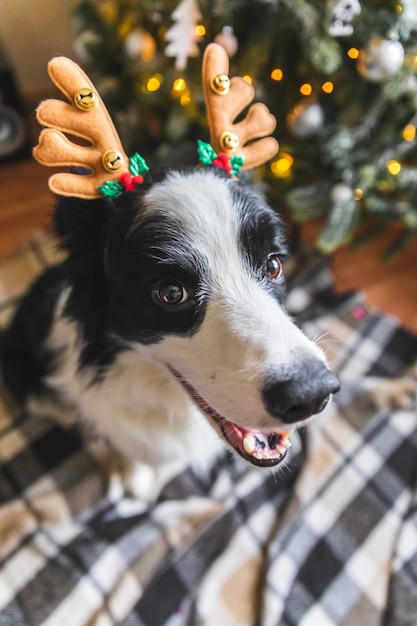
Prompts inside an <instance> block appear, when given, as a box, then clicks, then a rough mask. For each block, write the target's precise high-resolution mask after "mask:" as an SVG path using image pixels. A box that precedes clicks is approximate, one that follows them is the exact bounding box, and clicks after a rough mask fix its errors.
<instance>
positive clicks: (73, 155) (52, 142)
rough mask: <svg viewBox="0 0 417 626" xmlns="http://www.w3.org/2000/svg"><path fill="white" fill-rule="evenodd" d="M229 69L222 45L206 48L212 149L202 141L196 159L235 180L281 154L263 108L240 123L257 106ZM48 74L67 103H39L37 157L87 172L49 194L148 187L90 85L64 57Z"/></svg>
mask: <svg viewBox="0 0 417 626" xmlns="http://www.w3.org/2000/svg"><path fill="white" fill-rule="evenodd" d="M228 70H229V59H228V56H227V53H226V51H225V50H224V49H223V48H222V47H221V46H220V45H218V44H210V45H209V46H207V48H206V50H205V53H204V57H203V68H202V80H203V89H204V98H205V102H206V106H207V113H208V122H209V127H210V141H211V145H209V144H205V143H203V142H199V155H200V160H201V162H202V164H203V165H217V166H219V167H223V168H224V169H226V170H227V171H228V172H230V173H231V174H236V173H237V172H238V171H239V168H240V167H242V168H245V169H249V168H253V167H256V166H257V165H260V164H262V163H265V162H266V161H268V160H269V159H270V158H272V157H273V156H274V155H275V154H276V152H277V150H278V143H277V141H276V140H275V139H273V138H272V137H268V136H267V135H269V134H270V133H272V132H273V130H274V128H275V125H276V120H275V118H274V116H273V115H271V113H270V112H269V111H268V109H267V107H266V106H265V105H263V104H260V103H257V104H253V105H252V106H251V107H250V108H249V110H248V113H247V115H246V117H245V119H243V120H242V121H240V122H238V123H235V119H236V117H237V115H239V113H241V112H242V110H243V109H244V108H245V107H246V106H247V105H248V104H249V103H250V102H252V100H253V98H254V88H253V87H252V85H249V84H248V83H247V82H246V81H244V80H243V79H242V78H241V77H233V78H232V79H229V77H228ZM48 71H49V75H50V77H51V79H52V81H53V82H54V83H55V85H56V86H57V87H58V88H59V89H60V90H61V92H62V93H63V94H64V95H65V96H66V97H67V98H68V100H69V102H70V103H66V102H63V101H61V100H46V101H44V102H42V103H41V104H40V106H39V108H38V110H37V119H38V121H39V123H40V124H41V125H42V126H43V127H44V130H42V132H41V134H40V137H39V143H38V145H37V146H36V147H35V148H34V151H33V154H34V156H35V158H36V159H37V161H39V163H42V164H43V165H47V166H51V167H81V168H83V172H82V173H75V172H71V173H58V174H54V175H52V176H51V177H50V179H49V187H50V189H51V190H52V191H53V192H54V193H56V194H58V195H61V196H75V197H78V198H97V197H99V196H100V195H101V194H104V195H108V196H117V195H120V193H123V191H130V190H132V189H134V188H135V185H136V184H140V183H141V182H142V181H143V177H142V175H143V174H144V173H145V172H146V171H147V170H148V166H147V165H146V163H145V161H144V159H143V158H142V157H141V156H140V155H138V154H135V155H134V156H133V157H131V158H130V159H129V158H128V157H127V156H126V154H125V152H124V150H123V146H122V144H121V141H120V138H119V136H118V134H117V131H116V129H115V127H114V125H113V122H112V120H111V118H110V115H109V113H108V111H107V109H106V107H105V106H104V103H103V101H102V100H101V98H100V96H99V94H98V92H97V90H96V88H95V87H94V85H93V83H92V82H91V81H90V79H89V78H88V77H87V76H86V74H85V73H84V72H83V71H82V70H81V68H80V67H79V66H78V65H77V64H76V63H74V62H73V61H71V60H70V59H67V58H66V57H55V58H53V59H52V60H51V61H50V62H49V65H48ZM75 138H78V139H81V140H82V144H83V145H81V144H80V143H77V142H76V139H75ZM85 144H86V145H85ZM85 169H87V170H88V172H89V173H88V174H85Z"/></svg>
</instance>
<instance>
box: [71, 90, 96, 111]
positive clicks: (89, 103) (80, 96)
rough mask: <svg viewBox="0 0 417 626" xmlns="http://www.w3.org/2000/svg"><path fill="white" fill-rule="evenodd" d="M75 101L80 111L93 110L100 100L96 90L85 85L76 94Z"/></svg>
mask: <svg viewBox="0 0 417 626" xmlns="http://www.w3.org/2000/svg"><path fill="white" fill-rule="evenodd" d="M74 103H75V106H76V107H77V109H80V111H91V109H94V107H96V106H97V103H98V100H97V96H96V94H95V93H94V91H92V90H91V89H89V88H88V87H84V88H83V89H80V90H79V91H77V93H76V94H75V96H74Z"/></svg>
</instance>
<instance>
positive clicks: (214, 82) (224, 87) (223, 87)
mask: <svg viewBox="0 0 417 626" xmlns="http://www.w3.org/2000/svg"><path fill="white" fill-rule="evenodd" d="M210 87H211V88H212V90H213V91H214V93H216V94H217V95H218V96H226V95H227V94H228V93H229V91H230V78H229V77H228V75H227V74H216V76H213V78H212V79H211V81H210Z"/></svg>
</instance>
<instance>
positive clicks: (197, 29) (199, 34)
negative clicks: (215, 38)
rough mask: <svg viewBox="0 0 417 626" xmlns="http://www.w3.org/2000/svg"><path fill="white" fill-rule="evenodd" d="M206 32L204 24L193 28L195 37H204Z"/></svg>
mask: <svg viewBox="0 0 417 626" xmlns="http://www.w3.org/2000/svg"><path fill="white" fill-rule="evenodd" d="M206 32H207V31H206V27H205V26H204V24H197V26H196V27H195V34H196V35H197V37H204V35H205V34H206Z"/></svg>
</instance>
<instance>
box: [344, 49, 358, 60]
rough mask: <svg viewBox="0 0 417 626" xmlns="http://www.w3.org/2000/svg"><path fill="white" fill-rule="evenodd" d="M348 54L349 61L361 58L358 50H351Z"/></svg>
mask: <svg viewBox="0 0 417 626" xmlns="http://www.w3.org/2000/svg"><path fill="white" fill-rule="evenodd" d="M346 54H347V55H348V57H349V59H357V58H358V56H359V50H358V49H357V48H349V50H348V51H347V53H346Z"/></svg>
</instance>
